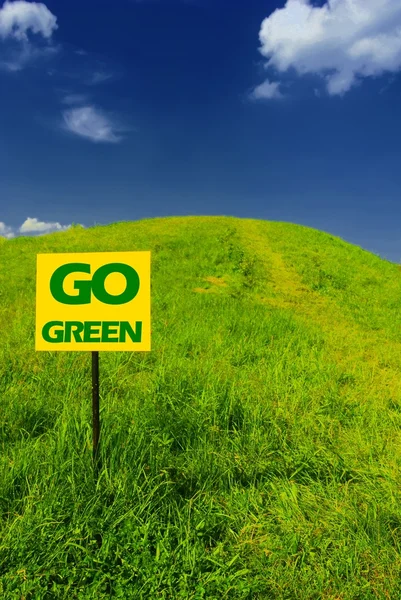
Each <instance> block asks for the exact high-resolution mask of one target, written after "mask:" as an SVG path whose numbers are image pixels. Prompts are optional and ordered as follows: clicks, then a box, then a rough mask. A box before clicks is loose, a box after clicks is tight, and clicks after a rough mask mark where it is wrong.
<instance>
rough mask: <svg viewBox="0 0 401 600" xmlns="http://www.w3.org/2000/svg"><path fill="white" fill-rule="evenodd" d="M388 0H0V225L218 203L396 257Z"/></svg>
mask: <svg viewBox="0 0 401 600" xmlns="http://www.w3.org/2000/svg"><path fill="white" fill-rule="evenodd" d="M400 99H401V2H400V0H327V2H326V1H324V0H320V1H310V0H288V1H285V0H282V1H277V0H275V1H273V0H263V1H262V0H68V2H67V1H63V2H60V1H57V0H45V1H44V2H43V3H39V2H26V1H25V0H16V1H13V2H5V3H2V1H1V0H0V235H1V236H3V237H6V238H8V239H11V238H14V237H18V236H26V235H28V236H39V235H46V234H48V233H52V232H54V231H62V230H65V229H68V228H69V227H70V226H71V224H72V223H80V224H81V225H83V226H84V227H92V226H94V225H96V224H99V225H100V224H101V225H106V224H108V223H115V222H118V221H138V220H141V219H145V218H156V217H164V216H185V215H229V216H235V217H239V218H251V219H262V220H266V221H287V222H290V223H297V224H299V225H305V226H308V227H313V228H315V229H319V230H322V231H326V232H328V233H331V234H332V235H336V236H339V237H341V238H342V239H344V240H345V241H347V242H350V243H352V244H355V245H358V246H360V247H362V248H364V249H365V250H368V251H369V252H372V253H374V254H376V255H378V256H380V257H382V258H385V259H387V260H389V261H391V262H394V263H401V233H400V222H401V196H400V190H401V162H400V158H401V156H400V155H401V151H400V150H401V148H400V134H401V110H400Z"/></svg>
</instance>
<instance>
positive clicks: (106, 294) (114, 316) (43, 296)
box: [35, 251, 150, 352]
mask: <svg viewBox="0 0 401 600" xmlns="http://www.w3.org/2000/svg"><path fill="white" fill-rule="evenodd" d="M35 350H67V351H69V352H71V351H76V352H82V351H86V350H107V351H113V350H117V351H121V350H131V351H133V350H134V351H149V350H150V251H142V252H79V253H66V254H64V253H60V254H38V255H37V263H36V337H35Z"/></svg>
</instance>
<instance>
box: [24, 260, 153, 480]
mask: <svg viewBox="0 0 401 600" xmlns="http://www.w3.org/2000/svg"><path fill="white" fill-rule="evenodd" d="M36 258H37V263H36V336H35V350H39V351H44V350H47V351H49V350H50V351H52V350H64V351H68V352H70V351H73V352H74V351H75V352H82V351H86V350H89V351H91V352H92V413H93V461H94V468H95V473H96V474H97V467H98V465H99V456H100V455H99V438H100V419H99V351H134V352H138V351H145V352H148V351H150V349H151V348H150V251H137V252H80V253H57V254H38V255H37V257H36ZM74 292H75V293H74ZM77 292H78V293H77Z"/></svg>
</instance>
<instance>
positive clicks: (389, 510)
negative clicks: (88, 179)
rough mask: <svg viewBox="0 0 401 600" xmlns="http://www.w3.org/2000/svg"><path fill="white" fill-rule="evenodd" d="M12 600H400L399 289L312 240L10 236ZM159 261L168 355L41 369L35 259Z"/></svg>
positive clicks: (287, 228)
mask: <svg viewBox="0 0 401 600" xmlns="http://www.w3.org/2000/svg"><path fill="white" fill-rule="evenodd" d="M0 242H1V243H0V330H1V338H0V517H1V520H0V598H2V599H4V600H8V599H10V600H11V599H13V600H14V599H15V600H22V599H24V600H31V599H32V600H45V599H46V600H47V599H53V598H54V599H61V598H63V599H68V600H72V599H79V600H85V599H92V598H96V599H103V598H123V599H124V600H125V599H127V600H129V599H131V598H132V599H134V600H139V599H142V598H143V599H144V600H156V599H157V598H162V599H174V600H180V599H185V600H187V599H188V600H189V599H191V600H198V599H199V600H200V599H207V600H214V599H216V600H220V599H250V600H258V599H306V600H312V599H316V600H318V599H319V600H320V599H324V600H329V599H331V600H348V599H358V600H361V599H363V600H365V599H376V598H383V599H386V598H391V599H398V598H401V553H400V544H401V488H400V461H401V436H400V426H401V390H400V377H399V367H400V364H401V345H400V344H401V272H400V269H399V268H398V266H397V265H395V264H392V263H390V262H388V261H385V260H382V259H381V258H379V257H377V256H376V255H373V254H371V253H370V252H367V251H365V250H362V249H361V248H359V247H357V246H354V245H352V244H349V243H347V242H345V241H343V240H341V239H340V238H338V237H334V236H332V235H329V234H327V233H324V232H320V231H317V230H314V229H311V228H308V227H303V226H299V225H295V224H289V223H281V222H265V221H257V220H253V219H238V218H234V217H198V216H196V217H166V218H160V219H146V220H143V221H139V222H132V223H131V222H127V223H116V224H113V225H107V226H98V227H93V228H89V229H82V228H72V229H70V230H68V231H66V232H61V233H55V234H51V235H46V236H41V237H37V238H29V237H21V238H15V239H11V240H2V239H1V238H0ZM124 250H151V252H152V255H151V256H152V259H151V260H152V262H151V278H152V285H151V298H152V300H151V315H152V350H151V352H142V353H141V352H138V353H135V352H133V353H127V352H109V353H107V352H105V353H99V354H100V359H99V360H100V406H101V454H102V463H103V467H102V471H101V473H100V477H99V480H98V482H97V483H96V481H95V480H94V477H93V470H92V465H91V458H92V453H91V444H92V422H91V356H90V353H89V352H35V343H34V337H35V293H36V290H35V285H36V282H35V276H36V254H37V253H42V252H54V253H56V252H82V251H124Z"/></svg>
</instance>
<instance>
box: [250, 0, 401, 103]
mask: <svg viewBox="0 0 401 600" xmlns="http://www.w3.org/2000/svg"><path fill="white" fill-rule="evenodd" d="M259 39H260V42H261V48H260V52H261V54H262V55H263V56H265V57H266V58H268V59H269V60H268V62H267V65H266V66H267V67H274V68H275V69H277V70H278V71H279V72H284V71H287V70H288V69H289V68H291V67H293V68H294V69H295V70H296V72H297V73H298V74H299V75H303V74H307V73H314V74H319V75H322V76H323V77H324V78H325V80H326V83H327V91H328V93H329V94H330V95H337V94H339V95H342V94H344V93H345V92H347V91H348V90H350V89H351V87H352V86H354V85H355V84H357V83H358V78H362V77H369V76H379V75H382V74H383V73H395V72H397V71H400V70H401V2H400V0H328V2H327V3H326V4H324V5H323V6H320V7H317V6H313V5H312V4H311V2H310V1H309V0H287V2H286V4H285V6H284V8H280V9H277V10H275V11H274V12H273V13H272V14H271V15H270V16H269V17H267V18H266V19H264V21H263V22H262V25H261V29H260V32H259ZM262 85H263V84H262Z"/></svg>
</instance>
